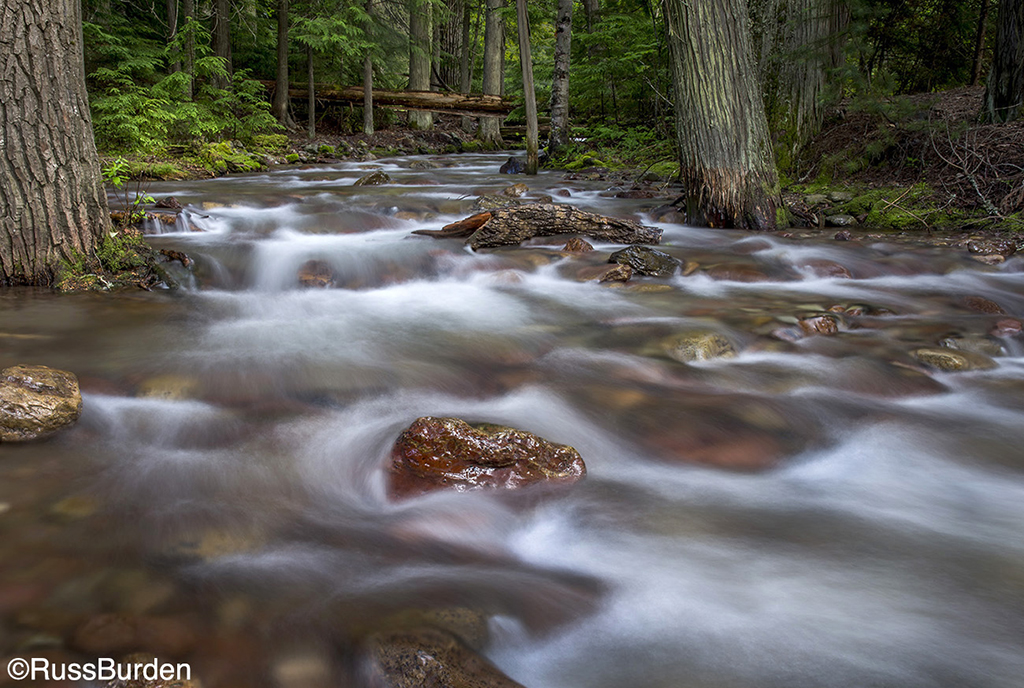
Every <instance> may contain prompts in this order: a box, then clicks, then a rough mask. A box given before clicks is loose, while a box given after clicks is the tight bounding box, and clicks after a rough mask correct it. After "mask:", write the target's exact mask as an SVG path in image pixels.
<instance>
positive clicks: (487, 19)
mask: <svg viewBox="0 0 1024 688" xmlns="http://www.w3.org/2000/svg"><path fill="white" fill-rule="evenodd" d="M504 5H505V0H486V14H485V15H484V83H483V90H484V95H489V96H500V95H501V81H502V79H501V67H502V63H503V62H504V61H505V23H504V21H503V20H502V16H501V8H502V7H503V6H504ZM501 121H502V118H500V117H483V118H481V119H480V130H479V131H478V132H477V136H478V137H479V138H480V140H482V141H483V142H484V143H489V144H492V145H495V146H502V145H504V141H502V139H501Z"/></svg>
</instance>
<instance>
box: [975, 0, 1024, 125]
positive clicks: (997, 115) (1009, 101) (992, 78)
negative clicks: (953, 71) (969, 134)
mask: <svg viewBox="0 0 1024 688" xmlns="http://www.w3.org/2000/svg"><path fill="white" fill-rule="evenodd" d="M996 21H997V28H996V47H995V50H994V51H993V54H992V71H991V73H990V74H989V77H988V85H987V86H986V88H985V112H984V113H983V115H984V118H985V120H986V121H988V122H1010V121H1012V120H1015V119H1017V117H1018V116H1020V112H1021V104H1022V100H1024V0H999V16H998V17H997V20H996Z"/></svg>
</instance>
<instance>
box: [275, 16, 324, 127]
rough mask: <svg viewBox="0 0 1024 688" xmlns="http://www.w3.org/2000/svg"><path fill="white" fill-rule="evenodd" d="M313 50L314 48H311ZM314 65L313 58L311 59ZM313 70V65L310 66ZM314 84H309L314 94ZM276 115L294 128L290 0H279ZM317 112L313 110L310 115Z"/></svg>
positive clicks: (282, 123) (280, 120) (284, 124)
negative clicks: (290, 100)
mask: <svg viewBox="0 0 1024 688" xmlns="http://www.w3.org/2000/svg"><path fill="white" fill-rule="evenodd" d="M310 52H312V50H310ZM310 65H312V60H310ZM310 72H312V67H310ZM313 89H314V85H313V83H312V80H311V81H310V84H309V92H310V93H311V94H312V93H313ZM271 110H272V111H273V113H274V117H276V118H277V121H278V122H280V123H281V125H282V126H285V127H288V128H289V129H291V128H294V126H295V122H294V121H292V118H291V117H290V116H289V114H288V0H277V79H275V81H274V102H273V104H272V106H271ZM314 116H315V113H313V112H311V113H310V117H311V118H312V117H314Z"/></svg>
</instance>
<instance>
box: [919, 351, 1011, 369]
mask: <svg viewBox="0 0 1024 688" xmlns="http://www.w3.org/2000/svg"><path fill="white" fill-rule="evenodd" d="M913 353H914V358H916V359H917V360H918V361H920V362H921V363H923V364H925V365H926V366H928V367H929V368H935V369H936V370H941V371H944V372H956V371H962V370H987V369H989V368H995V367H996V363H995V361H993V360H992V359H990V358H989V357H988V356H984V355H982V354H977V353H973V352H970V351H953V350H952V349H917V350H916V351H914V352H913Z"/></svg>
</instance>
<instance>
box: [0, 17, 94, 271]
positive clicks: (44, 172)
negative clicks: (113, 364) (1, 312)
mask: <svg viewBox="0 0 1024 688" xmlns="http://www.w3.org/2000/svg"><path fill="white" fill-rule="evenodd" d="M80 10H81V6H80V4H79V1H78V0H20V1H19V2H6V3H4V5H3V7H2V8H0V74H3V78H2V79H0V284H50V283H52V282H53V281H54V278H55V276H56V272H57V269H58V266H59V265H60V262H61V261H62V260H67V261H71V260H73V259H74V254H75V253H76V252H77V253H79V254H84V255H89V254H90V253H91V252H92V250H93V247H94V246H95V245H96V242H97V240H98V238H99V237H101V236H102V235H103V233H104V232H105V231H106V230H107V229H108V227H109V224H110V218H109V215H108V210H107V198H106V194H105V192H104V190H103V181H102V178H101V176H100V163H99V158H98V157H97V155H96V144H95V143H94V141H93V136H92V123H91V121H90V118H89V101H88V97H87V96H86V92H85V68H84V64H83V61H82V17H81V14H80Z"/></svg>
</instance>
